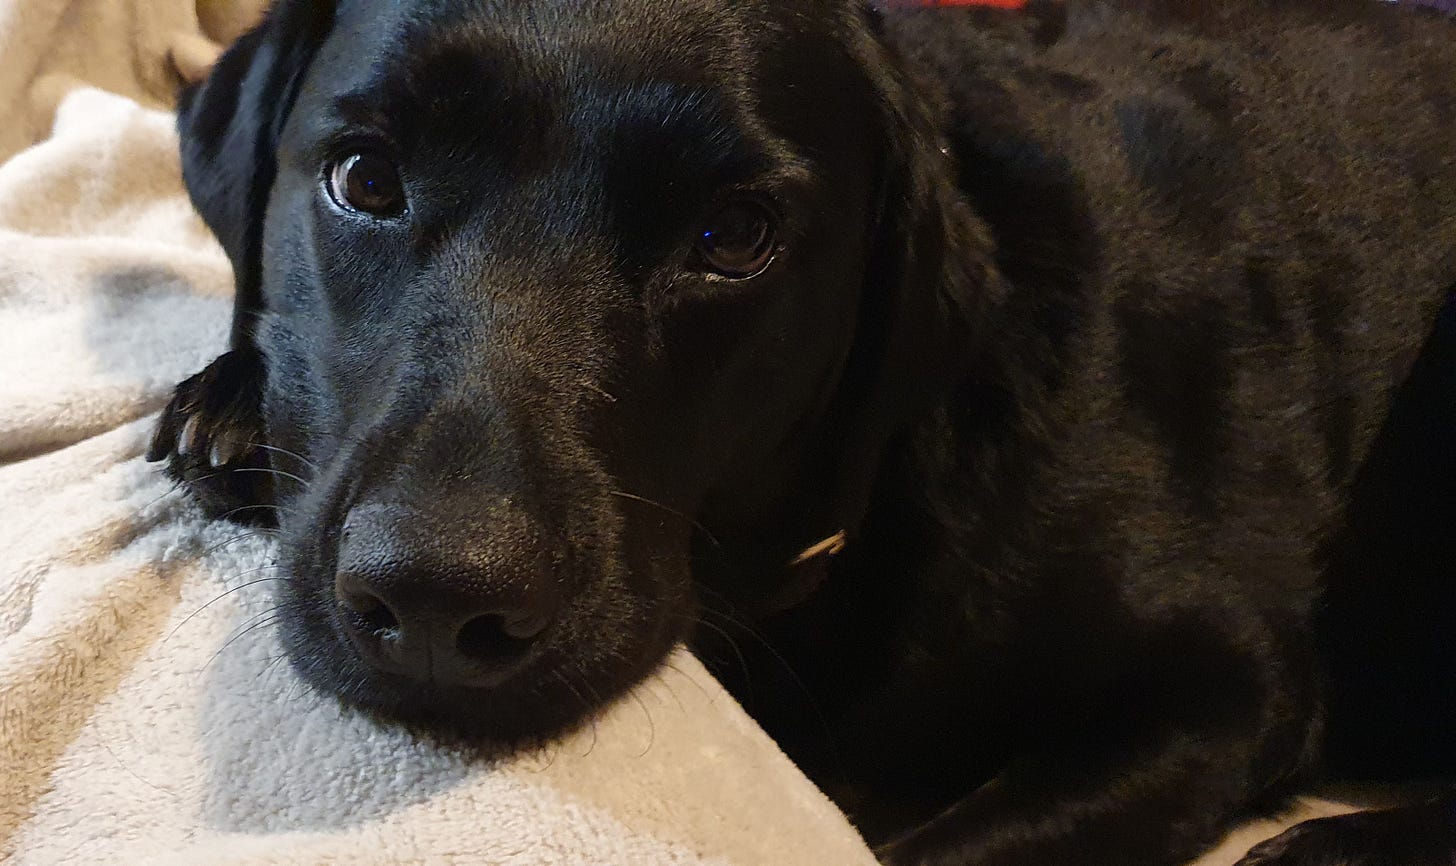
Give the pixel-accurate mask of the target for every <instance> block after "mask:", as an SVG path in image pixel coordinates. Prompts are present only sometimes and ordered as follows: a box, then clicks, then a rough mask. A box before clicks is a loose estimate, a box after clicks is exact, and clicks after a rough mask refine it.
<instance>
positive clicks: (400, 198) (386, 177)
mask: <svg viewBox="0 0 1456 866" xmlns="http://www.w3.org/2000/svg"><path fill="white" fill-rule="evenodd" d="M329 191H330V193H331V194H332V195H333V197H334V200H335V201H337V202H338V203H339V204H340V205H342V206H343V207H346V208H349V209H351V210H356V211H360V212H362V213H367V214H372V215H374V216H394V215H396V214H399V213H401V212H403V211H404V189H403V187H402V186H401V185H400V181H399V174H398V173H397V172H396V171H395V169H394V166H393V165H391V164H390V162H389V161H388V160H386V159H384V158H383V157H379V156H374V155H372V154H355V155H354V156H351V157H349V158H348V159H345V160H343V161H341V162H339V163H337V164H336V165H335V166H334V169H333V171H332V172H331V173H330V177H329Z"/></svg>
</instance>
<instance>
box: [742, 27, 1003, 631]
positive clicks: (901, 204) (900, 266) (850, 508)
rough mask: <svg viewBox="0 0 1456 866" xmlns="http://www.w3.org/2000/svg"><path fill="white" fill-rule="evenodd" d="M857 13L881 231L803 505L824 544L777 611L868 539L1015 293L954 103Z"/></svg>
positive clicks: (806, 560)
mask: <svg viewBox="0 0 1456 866" xmlns="http://www.w3.org/2000/svg"><path fill="white" fill-rule="evenodd" d="M846 5H857V4H846ZM848 14H851V15H855V16H857V20H855V22H854V24H853V26H851V27H848V28H846V31H847V33H846V37H845V38H846V39H847V43H846V45H845V48H846V50H847V51H848V52H849V54H850V59H851V62H852V64H853V66H854V67H855V68H857V69H858V70H859V73H860V74H861V75H862V76H863V78H862V81H861V82H860V84H861V86H862V87H863V88H864V90H865V99H866V101H867V102H868V103H869V104H868V105H867V106H866V108H867V110H868V111H869V112H871V113H872V114H874V115H875V116H876V124H875V126H876V129H877V130H878V139H879V140H878V142H877V147H878V151H879V161H878V193H877V202H876V208H875V223H874V225H873V226H872V232H871V235H870V238H871V240H870V249H869V258H868V261H867V263H866V271H865V273H866V277H865V282H864V285H863V290H862V292H861V297H860V309H859V312H858V316H857V320H858V322H859V325H858V330H857V332H856V335H855V341H854V345H853V347H852V348H851V350H850V355H849V358H848V362H847V366H846V368H845V371H844V374H843V376H842V378H841V381H840V384H839V386H838V389H837V392H836V395H835V398H834V402H833V404H832V407H831V409H830V413H829V415H828V416H827V418H826V420H825V422H824V424H823V430H824V431H825V432H824V435H823V438H822V440H821V447H820V450H819V461H820V462H819V465H818V467H817V468H816V469H815V470H814V471H813V475H815V476H816V477H818V478H819V479H821V480H822V481H821V483H822V485H823V486H821V488H820V491H821V496H822V497H823V498H821V499H819V500H818V503H817V507H815V506H814V505H809V507H805V508H801V509H799V510H798V516H799V521H798V522H799V526H798V527H797V530H798V531H800V532H807V535H805V536H803V537H802V538H801V539H800V540H799V544H800V546H801V547H803V546H805V545H810V544H811V543H814V542H818V543H817V544H814V545H813V546H812V547H809V548H808V549H805V550H804V551H803V553H800V554H799V555H798V556H796V557H793V558H792V559H791V560H790V561H789V566H790V568H789V576H788V579H787V581H786V582H784V583H783V584H782V585H781V586H780V588H779V590H778V592H777V593H776V595H775V597H774V598H773V599H772V600H771V601H770V602H769V603H768V604H767V605H766V607H767V608H768V609H769V610H783V609H786V608H788V607H792V606H794V605H796V604H798V603H799V602H801V601H803V600H804V599H805V598H806V597H807V596H808V594H809V593H811V592H812V591H813V590H814V588H815V587H816V586H817V584H818V583H819V582H820V581H821V580H822V579H823V577H824V573H825V570H826V569H827V568H828V566H829V563H830V561H831V559H832V556H833V554H835V553H837V552H838V550H839V549H840V548H842V547H843V546H845V545H846V544H848V545H853V544H854V539H855V534H856V530H857V529H858V527H859V526H860V524H861V523H862V522H863V521H864V519H865V516H866V513H867V511H868V509H869V505H870V500H871V497H872V495H873V493H874V486H875V484H876V483H877V481H878V479H879V478H880V477H881V475H882V468H883V466H884V463H885V456H886V453H887V450H888V448H889V446H890V444H891V440H892V439H893V438H894V437H895V436H897V435H898V434H901V433H904V432H908V430H909V429H910V428H911V426H912V425H913V424H914V422H916V421H917V420H918V419H920V418H923V417H924V416H925V415H926V413H928V412H929V411H931V410H932V409H933V408H934V407H935V406H936V405H937V404H938V403H939V402H941V401H943V400H944V399H945V397H946V396H947V395H948V394H949V392H950V391H951V389H952V388H954V387H955V386H956V385H957V383H959V382H961V381H962V380H964V379H965V378H966V377H967V375H968V374H969V373H970V371H971V370H972V369H973V368H974V366H975V365H976V364H977V358H976V357H975V355H976V348H975V347H977V346H978V345H981V343H982V340H981V329H982V327H984V325H983V323H984V322H985V320H986V318H987V312H988V311H989V310H990V309H991V308H993V307H994V306H995V305H996V304H997V302H998V299H999V298H1000V296H1001V294H1002V293H1003V292H1004V289H1003V286H1002V282H1001V280H1000V277H999V275H998V274H997V272H996V270H995V268H994V265H993V244H992V241H991V239H990V236H989V233H988V232H987V229H986V227H985V224H984V223H983V222H982V221H981V220H980V219H979V218H978V217H977V216H976V215H975V213H974V212H973V211H972V209H971V207H970V205H969V204H968V203H967V201H966V200H965V198H964V196H963V195H962V192H961V190H960V188H959V186H958V183H957V176H956V166H955V161H954V159H953V158H952V156H951V155H950V148H949V145H948V142H947V140H946V139H945V137H944V131H943V122H942V120H941V118H940V116H939V115H940V114H941V106H940V105H939V104H937V103H936V102H934V101H933V99H934V98H935V97H934V95H933V94H932V93H930V92H929V91H928V90H927V89H925V88H923V87H921V86H920V85H919V83H917V82H915V81H913V80H912V79H911V76H910V73H909V71H908V69H907V67H906V66H905V64H903V63H902V62H901V60H900V58H898V57H897V56H896V54H895V53H894V51H893V48H892V46H890V45H889V44H887V42H886V40H885V39H884V38H883V34H882V33H881V32H880V28H879V19H878V17H877V15H876V14H875V13H874V12H873V11H870V10H864V9H859V10H855V11H852V12H850V13H848ZM806 524H807V525H806ZM841 533H842V534H841ZM821 539H822V541H821Z"/></svg>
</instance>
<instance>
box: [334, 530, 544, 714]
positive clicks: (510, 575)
mask: <svg viewBox="0 0 1456 866" xmlns="http://www.w3.org/2000/svg"><path fill="white" fill-rule="evenodd" d="M341 535H342V540H341V541H340V544H339V561H338V571H337V574H336V575H335V577H334V596H335V598H336V600H337V602H338V614H339V621H340V623H341V624H342V625H343V628H344V630H345V631H346V633H347V634H348V636H349V638H350V640H351V641H352V642H353V643H354V645H355V646H356V647H357V648H358V649H359V652H360V654H361V655H362V656H363V657H364V659H365V661H367V662H368V663H369V664H370V665H372V666H373V667H375V668H378V669H379V670H381V671H385V672H387V673H392V674H397V675H400V676H405V677H408V678H410V679H413V680H417V681H420V682H426V683H432V684H435V685H442V686H466V687H489V686H493V685H497V684H499V683H501V682H503V681H504V680H506V679H507V678H509V677H510V676H511V674H513V673H515V672H516V671H517V670H519V669H520V668H521V667H523V666H524V665H525V664H526V662H527V661H528V660H529V659H530V657H531V655H532V650H533V648H534V647H536V646H537V644H538V643H539V642H540V639H541V637H542V636H543V635H544V634H545V633H546V632H547V631H548V629H549V628H550V627H551V625H552V623H553V622H555V620H556V615H557V613H558V612H559V610H560V607H561V594H560V592H559V585H558V581H557V579H556V576H555V575H554V574H553V569H552V567H551V563H552V561H553V557H552V556H551V552H550V550H549V548H548V547H547V546H546V545H544V544H543V543H542V542H541V541H540V537H539V533H536V532H534V531H532V527H531V525H530V522H529V521H528V520H527V519H525V518H524V517H523V516H522V515H520V514H516V513H503V512H502V511H501V510H499V509H497V510H496V511H493V512H488V513H486V514H485V515H481V516H480V517H479V518H477V519H471V520H465V521H461V520H459V519H458V518H456V519H446V520H432V519H431V516H430V515H428V514H419V513H414V512H411V511H408V510H404V509H400V508H396V507H393V506H381V505H366V506H361V507H357V508H355V509H354V510H353V511H351V512H350V513H349V516H348V518H347V519H346V520H345V522H344V529H343V532H342V533H341Z"/></svg>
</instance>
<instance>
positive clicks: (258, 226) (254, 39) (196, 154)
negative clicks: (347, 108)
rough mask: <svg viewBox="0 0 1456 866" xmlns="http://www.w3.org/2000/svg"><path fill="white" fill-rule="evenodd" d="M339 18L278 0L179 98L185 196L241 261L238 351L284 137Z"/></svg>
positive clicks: (252, 304) (312, 5)
mask: <svg viewBox="0 0 1456 866" xmlns="http://www.w3.org/2000/svg"><path fill="white" fill-rule="evenodd" d="M332 24H333V4H332V3H326V2H319V0H279V2H277V3H276V4H275V5H274V7H273V8H272V9H271V10H270V11H269V13H268V15H267V16H266V17H265V18H264V19H263V21H262V22H261V23H259V24H258V26H257V27H255V28H253V29H252V30H250V31H249V32H247V33H246V34H244V35H243V36H242V37H241V38H240V39H238V41H237V42H235V43H234V44H233V45H232V47H230V48H229V49H228V50H227V51H226V52H224V53H223V55H222V57H221V58H219V59H218V61H217V64H216V65H215V66H214V67H213V69H212V72H211V74H209V75H208V77H207V79H206V80H205V81H203V82H202V83H201V84H199V85H197V86H195V87H190V88H188V89H187V90H185V91H184V92H183V94H182V97H181V99H180V101H179V106H178V114H177V128H178V132H179V133H180V136H181V140H182V176H183V179H184V180H185V181H186V184H187V192H188V194H189V195H190V196H191V198H192V204H193V206H194V207H196V208H197V211H198V213H200V214H201V215H202V218H203V220H205V221H206V222H207V225H208V228H210V229H212V232H213V234H214V235H216V236H217V239H218V241H219V242H220V243H221V244H222V247H223V250H224V251H225V252H226V253H227V256H228V259H229V260H230V261H231V262H232V266H233V274H234V279H235V281H236V284H237V291H238V304H237V310H238V311H239V314H238V316H237V317H236V318H235V320H234V322H233V343H234V346H235V347H236V345H237V343H238V342H239V340H240V339H245V338H246V337H247V335H248V333H250V331H251V328H252V324H253V323H252V321H251V315H250V313H251V311H256V310H257V309H258V308H259V306H260V303H259V298H258V295H259V279H260V260H259V259H260V253H261V244H262V232H263V214H264V210H265V208H266V207H267V203H268V195H269V193H270V191H271V190H272V187H273V178H274V175H275V174H276V172H277V163H276V151H277V146H278V137H279V135H280V133H281V132H282V129H283V124H284V122H285V121H286V120H287V119H288V113H289V110H290V109H291V108H292V105H293V99H294V96H295V95H296V93H297V91H298V87H299V84H300V82H301V81H302V80H303V76H304V73H305V72H306V71H307V69H308V64H309V62H310V60H311V59H312V57H313V54H314V52H315V50H316V49H317V48H318V45H319V44H320V43H321V42H322V41H323V38H324V37H325V36H326V35H327V34H328V31H329V29H330V27H331V26H332ZM243 311H249V314H248V315H245V314H244V312H243Z"/></svg>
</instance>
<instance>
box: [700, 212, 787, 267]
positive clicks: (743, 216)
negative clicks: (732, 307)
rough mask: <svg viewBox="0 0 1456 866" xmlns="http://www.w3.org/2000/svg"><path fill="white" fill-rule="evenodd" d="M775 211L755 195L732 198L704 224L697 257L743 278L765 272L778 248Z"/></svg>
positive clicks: (705, 263) (707, 264)
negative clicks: (740, 198) (753, 198)
mask: <svg viewBox="0 0 1456 866" xmlns="http://www.w3.org/2000/svg"><path fill="white" fill-rule="evenodd" d="M775 229H776V226H775V219H774V213H773V211H771V210H769V208H768V206H767V205H764V204H761V203H759V202H757V201H754V200H752V199H745V200H741V201H734V202H730V203H729V204H727V205H724V206H723V207H722V208H720V209H719V210H718V212H717V213H715V214H713V216H712V217H711V218H710V219H709V220H708V223H707V225H705V226H704V227H703V232H702V234H701V235H700V236H699V237H698V242H697V244H696V253H697V257H698V258H699V259H700V260H701V261H702V263H703V264H704V265H706V266H707V267H708V268H709V269H711V270H713V271H716V272H717V273H719V274H721V275H722V276H725V277H728V278H729V279H734V280H742V279H747V278H748V277H754V276H757V275H758V274H760V273H762V272H763V271H764V269H765V268H767V267H768V266H769V263H770V262H772V261H773V257H774V253H776V252H778V241H777V239H776V237H775Z"/></svg>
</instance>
